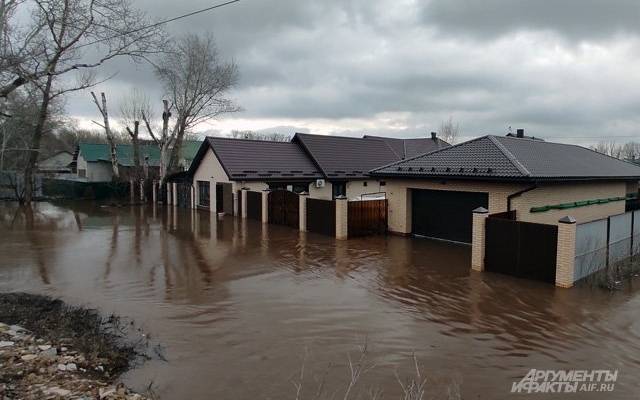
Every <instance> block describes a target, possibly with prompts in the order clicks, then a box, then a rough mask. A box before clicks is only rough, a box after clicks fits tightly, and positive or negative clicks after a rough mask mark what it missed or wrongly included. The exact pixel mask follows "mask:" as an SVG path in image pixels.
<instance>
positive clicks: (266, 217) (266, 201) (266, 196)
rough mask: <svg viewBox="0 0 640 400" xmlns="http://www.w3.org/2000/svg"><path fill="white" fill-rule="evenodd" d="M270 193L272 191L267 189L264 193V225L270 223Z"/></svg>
mask: <svg viewBox="0 0 640 400" xmlns="http://www.w3.org/2000/svg"><path fill="white" fill-rule="evenodd" d="M269 192H271V190H270V189H265V190H263V191H262V223H263V224H268V223H269Z"/></svg>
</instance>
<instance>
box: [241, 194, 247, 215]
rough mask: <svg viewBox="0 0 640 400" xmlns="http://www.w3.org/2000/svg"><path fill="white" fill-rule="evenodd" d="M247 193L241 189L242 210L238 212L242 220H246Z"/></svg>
mask: <svg viewBox="0 0 640 400" xmlns="http://www.w3.org/2000/svg"><path fill="white" fill-rule="evenodd" d="M247 191H248V189H242V209H241V210H240V213H241V215H242V218H247Z"/></svg>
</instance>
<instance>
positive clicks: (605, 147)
mask: <svg viewBox="0 0 640 400" xmlns="http://www.w3.org/2000/svg"><path fill="white" fill-rule="evenodd" d="M591 149H592V150H595V151H597V152H598V153H602V154H606V155H608V156H611V157H615V158H621V156H622V146H620V145H618V144H616V142H613V141H610V142H605V141H602V142H598V144H596V145H595V146H593V147H592V148H591Z"/></svg>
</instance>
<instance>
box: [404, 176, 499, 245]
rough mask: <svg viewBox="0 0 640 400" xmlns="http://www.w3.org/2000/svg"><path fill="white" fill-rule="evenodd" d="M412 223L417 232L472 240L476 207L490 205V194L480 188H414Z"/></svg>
mask: <svg viewBox="0 0 640 400" xmlns="http://www.w3.org/2000/svg"><path fill="white" fill-rule="evenodd" d="M411 192H412V200H411V201H412V203H411V208H412V210H411V215H412V216H411V224H412V232H413V234H415V235H421V236H428V237H433V238H437V239H444V240H452V241H455V242H463V243H471V227H472V221H473V212H472V211H473V210H474V209H476V208H478V207H485V208H489V195H488V194H487V193H477V192H455V191H450V190H424V189H412V190H411Z"/></svg>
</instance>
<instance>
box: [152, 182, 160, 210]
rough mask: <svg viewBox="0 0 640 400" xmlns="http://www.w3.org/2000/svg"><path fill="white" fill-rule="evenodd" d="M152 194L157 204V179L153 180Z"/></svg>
mask: <svg viewBox="0 0 640 400" xmlns="http://www.w3.org/2000/svg"><path fill="white" fill-rule="evenodd" d="M151 196H152V200H153V204H156V203H157V202H158V182H156V181H153V184H152V185H151Z"/></svg>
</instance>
